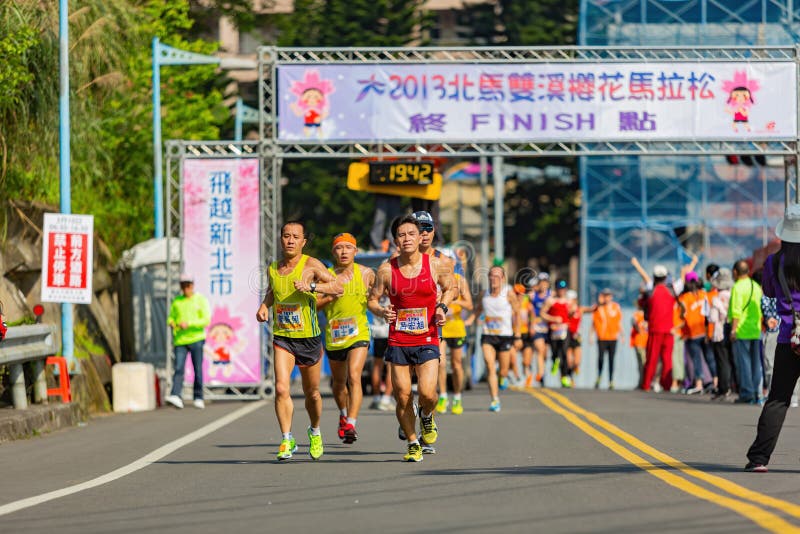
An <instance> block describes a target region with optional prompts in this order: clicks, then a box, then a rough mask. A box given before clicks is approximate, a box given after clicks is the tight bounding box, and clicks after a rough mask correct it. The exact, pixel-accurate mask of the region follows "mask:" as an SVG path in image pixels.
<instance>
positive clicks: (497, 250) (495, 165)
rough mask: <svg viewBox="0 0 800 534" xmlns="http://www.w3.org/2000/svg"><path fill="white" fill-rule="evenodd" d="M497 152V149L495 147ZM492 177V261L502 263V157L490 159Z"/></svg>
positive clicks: (503, 183)
mask: <svg viewBox="0 0 800 534" xmlns="http://www.w3.org/2000/svg"><path fill="white" fill-rule="evenodd" d="M495 150H497V147H495ZM492 177H493V178H494V261H496V262H502V261H503V260H504V258H505V254H504V250H505V247H504V246H505V243H504V236H503V223H504V221H505V217H503V200H504V198H505V180H504V179H503V157H502V156H495V157H493V158H492Z"/></svg>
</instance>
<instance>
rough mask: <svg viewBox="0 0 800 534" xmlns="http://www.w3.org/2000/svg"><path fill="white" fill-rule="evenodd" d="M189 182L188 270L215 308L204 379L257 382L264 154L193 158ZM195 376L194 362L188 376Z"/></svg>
mask: <svg viewBox="0 0 800 534" xmlns="http://www.w3.org/2000/svg"><path fill="white" fill-rule="evenodd" d="M181 188H182V191H183V221H182V224H183V270H184V271H185V272H186V273H188V274H190V275H192V276H194V280H195V282H194V287H195V290H196V291H197V292H198V293H202V294H203V295H204V296H205V297H206V298H208V302H209V305H210V308H211V324H210V325H209V326H208V328H207V329H206V343H205V350H204V352H205V354H204V355H203V383H204V384H205V385H209V386H214V385H225V384H257V383H259V382H260V380H261V341H260V338H259V331H260V328H259V325H258V323H257V322H256V314H255V310H257V309H258V304H259V302H260V301H261V298H260V297H259V295H258V291H257V290H255V288H252V287H250V284H249V282H250V279H251V275H252V273H254V272H257V271H258V269H259V266H260V261H259V255H260V254H259V251H260V250H261V247H260V242H259V240H260V234H259V220H260V217H259V214H260V207H259V176H258V160H257V159H252V158H249V159H248V158H245V159H186V160H185V161H184V163H183V182H182V184H181ZM193 376H194V374H193V372H192V366H191V365H187V366H186V376H185V383H188V384H191V383H192V380H193Z"/></svg>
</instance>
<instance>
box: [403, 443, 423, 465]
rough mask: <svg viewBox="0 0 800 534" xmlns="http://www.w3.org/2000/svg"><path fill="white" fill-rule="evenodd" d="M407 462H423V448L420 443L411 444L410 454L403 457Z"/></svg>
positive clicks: (409, 447)
mask: <svg viewBox="0 0 800 534" xmlns="http://www.w3.org/2000/svg"><path fill="white" fill-rule="evenodd" d="M403 460H405V461H406V462H421V461H422V446H421V445H420V444H419V443H409V444H408V452H406V454H405V456H403Z"/></svg>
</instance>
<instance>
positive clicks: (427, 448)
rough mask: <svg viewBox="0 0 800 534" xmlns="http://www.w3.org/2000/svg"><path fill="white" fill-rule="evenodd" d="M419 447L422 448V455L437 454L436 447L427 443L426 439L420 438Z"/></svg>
mask: <svg viewBox="0 0 800 534" xmlns="http://www.w3.org/2000/svg"><path fill="white" fill-rule="evenodd" d="M419 446H420V447H422V454H436V447H434V446H433V445H431V444H429V443H426V442H425V440H424V439H421V438H420V440H419Z"/></svg>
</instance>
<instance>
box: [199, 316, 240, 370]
mask: <svg viewBox="0 0 800 534" xmlns="http://www.w3.org/2000/svg"><path fill="white" fill-rule="evenodd" d="M242 326H244V323H243V322H242V320H241V319H240V318H239V317H235V316H232V315H230V313H228V308H227V307H225V306H218V307H215V308H214V312H213V313H212V314H211V324H210V325H209V327H208V331H207V334H206V343H205V346H204V347H203V350H204V352H205V354H206V357H207V358H209V359H210V360H211V366H210V367H209V368H208V376H209V377H210V378H215V377H216V376H217V375H218V374H221V375H222V376H223V377H225V378H227V377H230V376H231V374H232V373H233V368H234V365H235V360H236V356H238V355H239V354H241V353H242V351H243V350H244V348H245V346H246V345H247V340H245V339H244V338H240V337H239V336H237V335H236V332H237V331H238V330H240V329H241V328H242Z"/></svg>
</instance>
